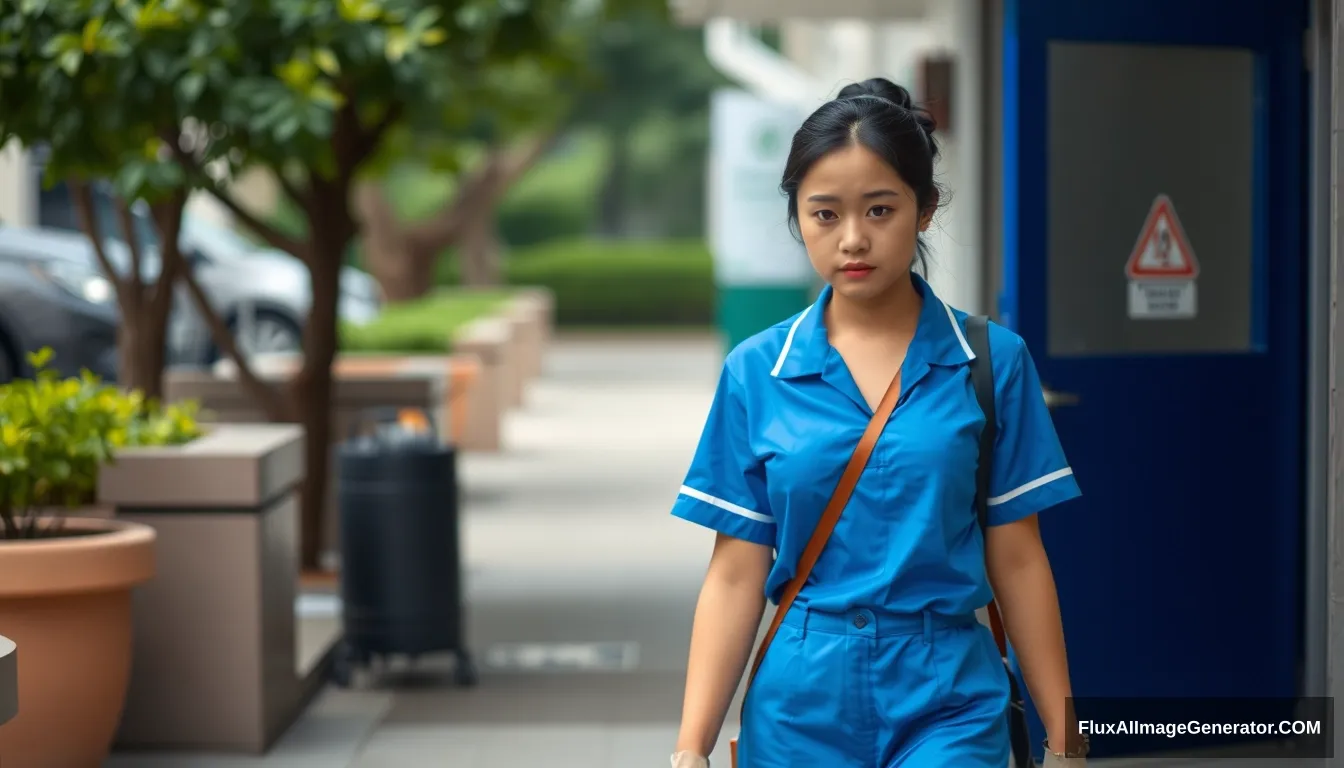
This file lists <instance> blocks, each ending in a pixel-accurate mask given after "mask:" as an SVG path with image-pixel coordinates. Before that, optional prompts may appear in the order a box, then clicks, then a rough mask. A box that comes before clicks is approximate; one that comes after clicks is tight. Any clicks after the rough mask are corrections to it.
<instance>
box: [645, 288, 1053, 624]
mask: <svg viewBox="0 0 1344 768" xmlns="http://www.w3.org/2000/svg"><path fill="white" fill-rule="evenodd" d="M913 279H914V282H915V288H916V290H917V291H918V292H919V293H920V294H921V295H922V297H923V302H924V303H923V309H922V311H921V312H920V315H919V321H918V326H917V328H916V331H915V335H914V338H913V339H912V340H911V342H910V346H909V350H908V351H907V353H906V357H905V362H904V363H903V364H902V367H901V399H900V400H899V402H898V404H897V406H896V410H895V411H894V412H893V414H892V416H891V419H890V421H888V423H887V426H886V428H885V429H884V431H883V433H882V436H881V438H880V439H879V440H878V442H877V445H876V447H875V448H874V449H873V454H872V457H871V458H870V460H869V461H868V465H867V468H866V469H865V470H864V472H863V475H862V476H861V477H860V479H859V482H858V485H857V486H856V487H855V489H854V495H853V497H852V498H851V499H850V502H849V505H848V506H847V507H846V508H845V511H844V514H842V515H841V516H840V522H839V523H838V524H837V525H836V528H835V531H834V532H833V533H832V534H831V538H830V540H829V542H828V543H827V545H826V548H825V550H824V551H823V552H822V554H821V557H820V559H819V560H818V561H817V564H816V567H815V568H814V569H813V571H812V576H811V578H810V580H809V582H808V584H807V586H806V587H805V588H804V589H803V591H802V593H801V594H800V596H799V602H800V603H802V602H806V603H807V604H808V605H810V606H812V607H814V608H818V609H821V610H835V611H840V610H846V609H850V608H859V607H868V608H875V609H885V610H888V611H893V612H897V613H917V612H920V611H924V610H930V611H933V612H935V613H941V614H964V613H969V612H971V611H974V610H975V609H977V608H980V607H983V606H984V605H986V604H987V603H989V601H990V599H991V596H992V593H991V590H990V586H989V582H988V579H987V577H986V574H985V564H984V543H983V538H982V536H981V532H980V528H979V522H978V520H977V518H976V513H975V506H974V498H975V468H976V463H977V460H976V459H977V455H978V452H979V436H980V431H981V427H982V426H983V424H984V416H983V414H982V413H981V411H980V407H979V405H978V404H977V403H976V399H975V391H974V388H973V386H972V384H971V378H970V367H969V366H968V365H967V363H968V362H969V361H970V360H971V359H972V356H973V354H972V352H971V349H970V346H969V345H968V344H967V342H966V333H965V327H964V324H965V318H966V314H965V313H963V312H960V311H957V310H954V309H952V308H951V307H949V306H947V305H945V304H943V303H942V302H941V301H939V299H938V297H937V296H935V295H934V293H933V290H932V289H931V288H930V287H929V285H928V283H927V282H925V281H924V280H923V279H922V278H920V277H919V276H918V275H915V276H914V278H913ZM830 296H831V289H830V288H829V286H828V287H826V288H825V289H823V290H822V292H821V295H820V297H819V298H818V299H817V301H816V303H815V304H813V305H812V306H810V307H808V308H807V309H805V310H803V311H802V312H800V313H798V314H797V315H795V316H794V317H792V318H790V319H788V320H785V321H784V322H781V323H779V324H778V325H775V326H773V327H771V328H767V329H766V330H764V331H762V332H760V333H758V334H756V335H755V336H753V337H751V338H749V339H747V340H746V341H744V342H742V343H741V344H740V345H738V346H737V347H736V348H735V349H734V350H733V351H732V352H731V353H730V354H729V355H728V357H727V359H726V361H725V362H724V365H723V370H722V372H721V374H720V376H719V383H718V388H717V391H716V392H715V395H714V401H713V405H712V406H711V407H710V411H709V416H708V419H707V421H706V423H705V426H704V431H703V433H702V434H701V437H700V442H699V445H698V447H697V449H696V453H695V457H694V459H693V460H692V462H691V467H690V470H689V471H688V472H687V474H686V478H685V482H684V483H683V485H682V486H681V490H680V493H679V494H678V496H677V499H676V502H675V504H674V505H673V509H672V513H673V514H674V515H676V516H677V517H680V518H684V519H686V520H690V521H692V522H695V523H698V524H700V525H704V526H707V527H709V528H711V529H713V530H715V531H719V532H721V533H724V534H727V535H729V536H734V537H737V538H741V539H747V540H749V541H754V542H757V543H760V544H765V545H768V546H772V547H774V549H775V551H776V558H775V563H774V567H773V568H772V569H771V571H770V574H769V576H768V578H767V580H766V585H765V591H766V596H767V597H768V598H769V599H770V600H771V601H773V602H776V603H777V602H778V601H779V597H780V595H781V594H782V591H783V587H784V585H785V584H786V583H787V582H788V581H789V579H790V578H792V577H793V575H794V573H796V568H797V564H798V559H799V557H800V556H801V555H802V552H803V548H804V547H806V546H807V542H808V539H809V538H810V537H811V535H812V531H813V529H814V528H815V527H816V525H817V521H818V520H819V519H820V518H821V513H822V510H823V509H824V508H825V507H826V503H827V501H829V500H830V498H831V494H832V492H833V491H834V490H835V486H836V484H837V483H838V482H839V480H840V475H841V473H842V472H843V471H844V468H845V465H846V463H848V461H849V458H850V455H851V454H852V453H853V451H854V447H855V446H856V445H857V444H858V441H859V437H860V436H861V435H862V434H863V431H864V429H865V428H866V427H867V426H868V421H869V419H871V418H872V413H873V412H872V409H871V408H870V407H869V406H868V404H867V403H866V402H865V401H864V399H863V396H862V395H861V394H860V392H859V389H858V387H857V386H856V385H855V383H854V380H853V378H852V377H851V376H850V374H849V371H848V368H847V367H846V366H845V363H844V361H843V360H842V359H841V357H840V354H839V353H838V352H836V350H835V348H834V347H832V346H831V344H830V342H829V340H828V338H827V333H826V327H825V324H824V322H823V320H822V314H823V310H824V309H825V306H826V302H827V301H828V300H829V299H830ZM989 333H990V348H991V350H992V355H993V358H994V360H993V362H994V379H995V391H996V398H997V402H996V409H997V417H998V422H999V424H998V427H999V434H998V442H997V444H996V445H995V448H994V471H993V477H992V478H991V482H990V499H989V505H990V506H989V524H990V525H1003V524H1005V523H1010V522H1013V521H1015V520H1020V519H1022V518H1024V517H1027V516H1028V515H1031V514H1034V513H1037V512H1040V511H1041V510H1043V509H1045V508H1047V507H1050V506H1052V505H1055V504H1058V503H1060V502H1063V501H1067V500H1069V499H1072V498H1074V497H1076V496H1078V495H1079V489H1078V484H1077V483H1076V481H1075V480H1074V477H1073V473H1072V471H1071V470H1070V468H1069V465H1068V462H1067V461H1066V459H1065V457H1064V452H1063V450H1062V449H1061V447H1060V444H1059V439H1058V437H1057V436H1056V434H1055V429H1054V425H1053V423H1052V422H1051V419H1050V413H1049V411H1048V410H1047V408H1046V405H1045V399H1044V397H1043V396H1042V393H1041V385H1040V380H1039V378H1038V376H1037V373H1036V367H1035V365H1034V363H1033V362H1032V359H1031V355H1030V354H1029V353H1028V351H1027V348H1026V345H1025V344H1024V343H1023V341H1022V339H1021V337H1019V336H1018V335H1017V334H1015V333H1013V332H1011V331H1009V330H1008V329H1006V328H1003V327H1002V326H999V325H997V324H993V323H991V324H990V328H989Z"/></svg>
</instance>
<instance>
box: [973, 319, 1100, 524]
mask: <svg viewBox="0 0 1344 768" xmlns="http://www.w3.org/2000/svg"><path fill="white" fill-rule="evenodd" d="M1011 338H1012V339H1013V341H1014V344H1013V345H1012V353H1011V356H1010V357H1009V358H1008V359H1007V360H1005V361H1004V362H1003V363H1002V368H1000V365H1001V364H1000V363H999V362H998V361H996V362H995V368H996V371H995V378H996V379H997V380H998V385H997V389H998V393H997V396H996V398H995V412H996V414H997V415H998V422H999V434H998V442H997V443H996V445H995V447H994V467H993V471H992V473H991V475H992V477H991V479H990V486H989V521H988V524H989V525H1004V524H1006V523H1011V522H1014V521H1016V520H1021V519H1022V518H1025V517H1029V516H1031V515H1034V514H1036V513H1038V512H1041V511H1042V510H1045V509H1048V508H1049V507H1053V506H1055V505H1056V504H1060V503H1062V502H1065V501H1068V500H1070V499H1073V498H1076V497H1078V496H1080V495H1081V491H1080V490H1079V488H1078V482H1077V480H1076V479H1075V478H1074V476H1073V469H1072V468H1071V467H1070V466H1069V463H1068V460H1067V459H1066V458H1065V456H1064V449H1063V447H1062V446H1061V445H1060V443H1059V435H1058V434H1056V432H1055V424H1054V421H1053V420H1052V419H1051V418H1050V409H1049V408H1048V407H1046V404H1045V395H1044V393H1043V392H1042V390H1041V380H1040V375H1039V374H1038V373H1037V371H1036V364H1035V363H1034V362H1033V361H1032V359H1031V353H1030V352H1029V351H1028V350H1027V346H1026V344H1025V343H1024V342H1023V341H1022V339H1021V337H1019V336H1016V335H1014V336H1012V337H1011ZM1004 346H1007V345H1004ZM999 371H1002V373H1000V372H999Z"/></svg>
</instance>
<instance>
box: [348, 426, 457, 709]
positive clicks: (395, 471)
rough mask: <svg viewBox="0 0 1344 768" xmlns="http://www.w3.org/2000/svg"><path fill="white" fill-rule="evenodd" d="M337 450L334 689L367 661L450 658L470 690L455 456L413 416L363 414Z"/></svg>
mask: <svg viewBox="0 0 1344 768" xmlns="http://www.w3.org/2000/svg"><path fill="white" fill-rule="evenodd" d="M356 430H358V432H359V434H357V435H354V436H352V437H351V439H349V440H348V441H346V442H345V443H343V444H341V445H340V446H339V448H338V449H337V466H336V471H338V472H339V473H340V475H339V478H340V482H339V494H338V499H339V501H338V503H339V508H340V526H341V537H340V538H341V598H342V603H343V608H342V613H343V616H342V622H343V630H344V637H343V638H342V642H341V645H340V647H339V648H338V649H337V655H336V658H335V660H334V665H333V677H334V682H336V684H337V685H340V686H342V687H344V686H348V685H349V684H350V682H351V678H352V676H353V673H354V671H355V668H356V667H367V666H368V665H369V663H370V662H371V661H372V660H373V659H374V658H378V659H380V660H383V659H386V658H388V657H391V656H405V657H408V658H409V659H410V660H411V661H412V662H414V661H415V659H416V658H417V657H418V656H420V655H421V654H427V653H436V652H451V653H453V654H454V655H455V656H456V659H457V665H456V669H455V675H456V680H457V682H458V684H460V685H474V684H475V682H476V668H475V666H474V664H473V663H472V660H471V656H470V654H469V653H468V652H467V650H466V648H465V647H464V636H465V632H464V631H463V620H462V619H463V610H462V607H463V606H462V601H463V587H462V571H463V569H462V556H461V548H460V536H459V515H458V512H459V508H458V505H459V494H458V487H457V454H456V452H455V451H454V450H453V448H452V447H451V446H445V445H441V444H440V443H439V440H438V437H437V434H436V433H435V431H434V429H433V426H432V423H431V422H430V420H429V419H428V418H427V417H426V416H425V414H424V413H423V412H421V411H417V410H415V409H409V410H408V409H391V410H389V409H378V410H375V411H372V412H370V413H368V414H365V417H364V418H363V419H361V420H360V423H359V424H358V425H357V426H356Z"/></svg>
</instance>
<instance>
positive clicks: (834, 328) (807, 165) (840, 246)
mask: <svg viewBox="0 0 1344 768" xmlns="http://www.w3.org/2000/svg"><path fill="white" fill-rule="evenodd" d="M933 130H934V125H933V121H932V120H931V119H930V118H929V117H928V116H927V115H926V114H924V113H922V112H920V111H917V110H916V109H915V108H914V107H913V106H912V104H911V99H910V94H909V93H907V92H906V91H905V89H903V88H901V87H899V86H896V85H893V84H892V83H890V82H888V81H886V80H883V79H873V80H868V81H866V82H864V83H862V84H858V85H851V86H848V87H846V88H845V89H844V90H842V91H841V92H840V94H839V97H838V98H837V99H835V100H833V101H831V102H829V103H827V104H825V105H823V106H822V107H821V108H819V109H818V110H817V111H816V112H814V113H813V114H812V115H811V116H810V117H809V118H808V119H807V120H806V122H804V123H803V125H802V127H801V128H800V129H799V130H798V132H797V134H796V135H795V136H794V138H793V146H792V149H791V152H790V154H789V159H788V163H787V166H786V168H785V170H784V180H783V185H782V186H783V190H784V192H785V193H787V195H788V214H789V221H790V225H791V226H792V227H793V228H794V231H795V234H797V235H800V236H801V239H802V241H803V243H804V244H805V245H806V247H807V252H808V257H809V258H810V260H811V262H812V266H813V267H814V268H815V269H816V270H817V272H818V274H819V275H820V276H821V277H822V279H823V280H824V281H825V283H826V285H825V287H824V288H823V290H822V292H821V295H820V297H819V298H818V299H817V301H816V303H815V304H813V305H812V306H811V307H809V308H807V309H805V310H803V311H802V312H800V313H799V314H797V315H795V316H794V317H792V318H790V319H788V320H785V321H784V322H781V323H779V324H778V325H776V326H773V327H771V328H768V329H766V330H765V331H763V332H761V333H759V334H757V335H756V336H754V337H753V338H751V339H749V340H747V341H746V342H744V343H743V344H741V345H740V346H738V347H737V348H736V349H734V350H733V351H732V352H731V354H729V355H728V358H727V361H726V362H725V363H724V366H723V370H722V373H721V375H720V378H719V383H718V390H717V392H716V393H715V397H714V402H713V405H712V407H711V408H710V412H709V417H708V422H707V423H706V425H705V428H704V432H703V434H702V436H701V438H700V443H699V447H698V449H697V452H696V455H695V458H694V460H693V462H692V464H691V467H690V470H689V472H688V473H687V475H686V479H685V483H684V485H682V487H681V491H680V493H679V495H678V497H677V499H676V503H675V505H674V508H673V514H674V515H676V516H678V517H680V518H683V519H686V520H689V521H691V522H694V523H698V524H700V525H704V526H706V527H708V528H710V529H713V530H714V531H716V532H717V533H718V537H717V541H716V543H715V546H714V553H713V556H712V558H711V560H710V564H709V570H708V574H707V575H706V577H705V582H704V586H703V588H702V590H701V593H700V599H699V603H698V606H697V608H696V613H695V623H694V629H693V631H692V635H691V653H690V661H689V669H688V670H687V680H686V692H685V702H684V709H683V714H682V723H681V733H680V736H679V738H678V741H677V745H676V754H675V755H674V756H673V759H672V762H673V765H674V766H677V767H678V768H682V767H685V768H691V767H693V766H700V767H702V768H703V766H706V765H707V764H708V763H707V756H708V755H709V754H710V753H711V752H712V751H713V748H714V746H715V744H716V743H717V741H718V737H719V732H720V730H721V729H722V727H723V722H724V720H725V718H726V716H727V713H728V707H729V704H730V702H731V699H732V696H733V693H734V691H735V690H736V688H737V685H738V683H739V682H740V680H741V678H742V674H743V672H744V670H745V668H746V664H747V662H748V660H749V659H750V656H751V651H752V647H753V645H754V641H755V638H756V636H757V632H758V628H759V626H760V620H761V616H762V612H763V610H764V605H765V601H766V600H767V599H768V600H770V601H771V602H775V603H778V601H779V598H780V595H781V593H782V590H783V588H784V585H785V584H786V583H787V582H788V581H789V580H790V579H791V578H792V577H793V575H794V573H796V569H797V564H798V561H799V556H800V554H801V552H802V550H803V548H804V547H805V546H806V544H807V542H808V539H809V538H810V537H811V535H812V532H813V530H814V529H815V528H816V525H817V522H818V519H819V518H820V516H821V513H822V510H823V508H824V507H825V506H826V504H827V501H828V500H829V499H830V497H831V494H832V492H833V491H834V490H835V487H836V485H837V482H838V481H839V479H840V476H841V473H842V472H843V470H844V467H845V464H846V463H847V461H848V459H849V457H850V455H851V454H852V453H853V451H854V448H855V446H856V444H857V443H858V441H859V438H860V435H862V434H863V432H864V430H865V428H866V427H867V426H868V422H869V420H870V419H871V418H872V416H873V413H874V412H875V411H876V410H877V409H878V405H879V402H880V401H881V400H882V397H883V395H884V394H885V393H886V391H887V389H888V386H889V385H891V384H892V382H893V380H894V379H895V378H896V377H898V376H899V381H898V386H899V387H900V393H901V394H900V400H899V401H898V402H897V405H896V407H895V410H894V412H893V413H892V415H891V416H890V418H889V420H888V421H887V422H886V425H885V427H884V428H883V431H882V434H881V436H880V437H879V439H878V441H877V443H876V445H875V447H874V449H873V451H872V454H871V458H870V459H869V461H868V462H867V465H866V468H865V469H864V471H863V473H862V474H861V475H860V476H859V480H858V483H857V485H856V486H855V488H854V491H853V495H852V497H851V499H850V502H849V504H848V505H847V506H846V508H845V511H844V514H842V515H841V516H840V519H839V522H838V524H837V525H836V527H835V529H834V531H833V533H832V534H831V537H830V539H829V542H828V543H827V545H826V547H825V549H824V550H823V551H822V553H821V556H820V559H819V560H818V561H817V562H816V566H815V568H814V569H813V570H812V575H811V578H810V579H809V580H808V582H807V584H806V586H804V587H803V589H802V591H801V592H800V593H799V594H798V597H797V599H796V600H795V602H794V603H793V606H792V608H791V609H790V610H789V611H788V612H787V614H786V615H785V616H784V618H783V623H782V625H781V626H780V628H779V630H778V632H777V634H776V635H775V637H774V640H773V644H772V645H771V646H770V648H769V650H768V652H767V653H766V654H765V656H764V658H763V661H762V663H761V665H760V667H759V669H758V671H757V674H756V677H755V679H754V681H753V682H752V685H751V687H750V689H749V692H748V694H747V696H746V699H745V705H744V709H743V713H742V729H741V733H740V736H739V747H738V750H739V751H738V760H739V765H740V766H741V768H796V767H799V766H809V767H810V766H824V767H825V768H849V767H850V766H853V768H896V767H899V768H925V767H926V766H927V767H928V768H935V767H936V768H946V767H954V768H1005V766H1007V765H1008V761H1009V749H1010V747H1009V735H1008V727H1007V723H1008V721H1007V714H1006V712H1007V703H1008V696H1009V694H1008V690H1009V689H1008V679H1007V675H1006V674H1005V671H1004V668H1003V662H1002V660H1001V658H1000V656H999V653H998V650H997V648H996V647H995V644H994V640H993V637H992V634H991V633H990V632H989V630H988V629H987V628H986V627H985V626H984V625H982V624H980V623H979V622H978V621H977V620H976V617H975V611H976V609H978V608H982V607H984V606H985V605H987V604H988V603H989V602H990V600H991V597H997V599H998V603H999V608H1000V611H1001V614H1002V617H1003V622H1004V626H1005V629H1006V631H1007V633H1008V635H1009V637H1010V638H1011V641H1012V643H1013V646H1014V647H1015V649H1016V651H1017V654H1018V658H1019V661H1020V664H1021V667H1022V672H1023V676H1024V678H1025V681H1026V684H1027V688H1028V691H1029V692H1030V693H1031V696H1032V698H1033V700H1034V701H1035V703H1036V705H1037V708H1038V710H1039V711H1040V713H1041V716H1042V719H1043V721H1044V723H1045V725H1046V728H1047V732H1048V734H1047V750H1048V751H1047V754H1048V755H1049V757H1048V759H1047V765H1071V766H1072V765H1080V764H1081V762H1082V761H1081V760H1080V759H1069V760H1068V761H1067V762H1064V758H1065V753H1064V752H1063V750H1064V749H1065V739H1066V736H1067V735H1068V725H1067V722H1066V721H1067V719H1068V718H1067V716H1066V713H1065V700H1066V698H1067V697H1069V696H1070V695H1071V694H1070V690H1069V677H1068V668H1067V663H1066V660H1065V653H1064V640H1063V636H1062V631H1061V628H1060V617H1059V607H1058V602H1057V599H1056V594H1055V584H1054V580H1053V578H1052V576H1051V571H1050V564H1049V562H1048V561H1047V559H1046V554H1045V551H1044V548H1043V547H1042V544H1041V539H1040V535H1039V529H1038V528H1037V522H1036V514H1037V513H1038V512H1040V511H1042V510H1044V509H1046V508H1047V507H1051V506H1053V505H1056V504H1059V503H1060V502H1063V501H1066V500H1068V499H1072V498H1074V497H1076V496H1078V495H1079V489H1078V485H1077V483H1076V482H1075V480H1074V478H1073V475H1072V472H1071V471H1070V469H1069V465H1068V463H1067V461H1066V460H1065V457H1064V453H1063V451H1062V450H1061V448H1060V444H1059V440H1058V438H1057V437H1056V435H1055V431H1054V427H1053V425H1052V423H1051V420H1050V415H1049V413H1048V412H1047V410H1046V406H1045V402H1044V398H1043V397H1042V394H1041V385H1040V382H1039V380H1038V378H1037V373H1036V369H1035V366H1034V364H1033V362H1032V359H1031V356H1030V355H1029V354H1028V352H1027V349H1026V347H1025V346H1024V344H1023V342H1022V339H1021V338H1020V337H1018V336H1017V335H1015V334H1014V333H1012V332H1010V331H1008V330H1007V329H1005V328H1002V327H1000V326H997V325H992V324H991V326H990V329H989V330H990V341H991V349H992V356H993V368H994V377H995V396H996V408H997V414H998V430H999V434H998V440H997V444H996V445H995V446H994V463H993V476H992V478H991V489H990V490H991V494H990V495H991V498H990V499H989V504H990V507H989V521H988V525H989V527H988V532H987V534H985V535H984V536H983V537H982V534H981V528H980V525H979V522H978V519H977V516H976V512H975V509H974V496H975V474H976V464H977V451H978V445H979V435H980V432H981V427H982V425H983V423H984V417H983V415H982V414H981V411H980V408H979V406H978V405H977V402H976V399H975V393H974V390H973V388H972V385H971V380H970V373H969V369H968V365H967V363H968V362H969V361H970V360H971V358H972V356H973V353H972V351H971V348H970V346H969V345H968V344H967V341H966V333H965V318H966V315H965V314H964V313H962V312H959V311H957V310H955V309H953V308H952V307H950V306H948V305H946V304H944V303H943V302H942V301H940V300H939V299H938V297H937V296H936V295H934V293H933V291H932V290H931V289H930V287H929V284H928V283H927V282H926V281H925V280H924V279H923V278H922V277H920V276H919V274H917V273H916V272H915V271H914V269H913V267H915V266H916V265H917V264H919V263H920V262H922V261H923V256H924V251H925V243H924V242H923V241H922V233H923V232H925V231H926V230H927V229H928V227H929V224H930V221H931V219H932V217H933V214H934V211H935V210H936V209H937V207H938V202H939V194H938V190H937V187H936V185H935V183H934V178H933V171H934V161H935V159H936V157H937V154H938V152H937V146H936V144H935V142H934V139H933ZM991 585H992V590H991Z"/></svg>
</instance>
